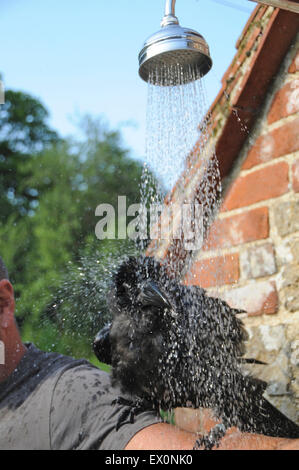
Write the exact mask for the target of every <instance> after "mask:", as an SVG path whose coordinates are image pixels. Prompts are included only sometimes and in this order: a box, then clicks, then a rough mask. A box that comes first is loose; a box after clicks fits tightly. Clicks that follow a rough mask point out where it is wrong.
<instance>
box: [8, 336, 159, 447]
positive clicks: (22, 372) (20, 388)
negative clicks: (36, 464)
mask: <svg viewBox="0 0 299 470" xmlns="http://www.w3.org/2000/svg"><path fill="white" fill-rule="evenodd" d="M27 348H28V351H27V353H26V354H25V356H24V357H23V359H22V361H21V362H20V364H19V366H18V368H17V369H16V370H15V371H14V372H13V374H12V375H11V376H10V377H9V378H8V380H6V381H5V382H4V383H2V384H0V450H23V449H24V450H51V449H52V450H60V449H61V450H70V449H78V450H88V449H102V450H108V449H112V450H122V449H124V448H125V446H126V444H127V443H128V442H129V441H130V440H131V438H132V437H133V436H134V434H136V433H137V432H138V431H140V430H141V429H143V428H145V427H146V426H149V425H151V424H154V423H157V422H159V419H158V418H157V417H156V416H155V414H154V413H152V412H142V413H140V414H138V415H137V416H136V417H135V422H134V423H133V424H132V423H130V419H129V417H128V418H126V420H125V421H124V422H123V424H122V425H121V427H120V429H119V430H118V431H116V430H115V426H116V423H117V420H118V418H119V416H120V414H121V413H122V412H123V411H124V408H125V406H124V405H120V404H112V401H113V400H114V399H115V398H117V397H119V396H122V397H124V398H130V397H128V396H124V395H123V394H122V393H121V392H120V390H119V389H118V388H115V387H112V386H111V382H110V376H109V374H107V373H106V372H103V371H101V370H99V369H97V368H96V367H94V366H92V365H91V364H90V363H89V362H87V361H85V360H75V359H72V358H69V357H66V356H62V355H60V354H57V353H44V352H42V351H39V350H38V349H37V348H35V346H34V345H32V344H30V345H27Z"/></svg>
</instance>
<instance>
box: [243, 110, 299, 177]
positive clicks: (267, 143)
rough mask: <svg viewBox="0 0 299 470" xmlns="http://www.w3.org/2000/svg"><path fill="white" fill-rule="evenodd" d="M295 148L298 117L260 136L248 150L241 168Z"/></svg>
mask: <svg viewBox="0 0 299 470" xmlns="http://www.w3.org/2000/svg"><path fill="white" fill-rule="evenodd" d="M296 150H299V118H297V119H294V120H293V121H291V122H288V123H286V124H284V125H282V126H280V127H278V128H277V129H274V130H273V131H272V132H269V133H268V134H266V135H262V136H260V137H259V138H258V139H257V140H256V142H255V144H254V145H253V147H251V149H250V150H249V152H248V155H247V158H246V160H245V162H244V164H243V166H242V169H243V170H248V169H249V168H252V167H253V166H255V165H259V164H260V163H265V162H268V161H269V160H271V159H273V158H277V157H281V156H283V155H287V154H288V153H291V152H296Z"/></svg>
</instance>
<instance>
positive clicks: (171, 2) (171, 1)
mask: <svg viewBox="0 0 299 470" xmlns="http://www.w3.org/2000/svg"><path fill="white" fill-rule="evenodd" d="M175 3H176V0H166V4H165V16H170V15H172V16H175Z"/></svg>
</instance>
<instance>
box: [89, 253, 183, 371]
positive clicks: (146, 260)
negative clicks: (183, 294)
mask: <svg viewBox="0 0 299 470" xmlns="http://www.w3.org/2000/svg"><path fill="white" fill-rule="evenodd" d="M169 282H170V280H169V279H168V276H167V273H166V270H165V268H163V266H161V265H160V264H159V263H158V262H157V261H156V260H155V259H154V258H150V257H144V256H139V257H130V258H128V259H126V260H125V261H123V263H122V264H121V265H120V266H119V268H118V270H117V271H116V273H115V274H114V275H113V277H112V283H111V289H110V292H109V294H108V298H107V303H108V307H109V309H110V311H111V314H112V324H111V325H107V326H106V327H104V328H103V329H102V330H101V331H100V332H99V333H98V335H97V337H96V339H95V341H94V352H95V354H96V356H97V357H98V359H99V360H100V361H102V362H107V359H109V360H110V362H111V343H115V342H116V340H117V341H119V336H120V335H122V340H123V339H124V336H125V335H126V333H127V334H128V342H129V343H130V347H131V348H132V347H133V345H134V342H133V341H132V334H133V333H132V332H134V337H135V338H138V340H141V336H142V335H147V334H150V335H155V334H156V333H157V334H160V332H161V331H163V330H164V329H165V326H166V325H167V323H169V321H172V318H173V317H174V316H175V315H176V313H175V309H174V307H173V306H172V303H173V302H172V301H171V300H170V296H169V292H168V291H167V285H168V283H169ZM126 330H127V331H126ZM111 332H112V334H111ZM112 349H113V346H112ZM108 350H109V354H108V352H107V351H108ZM106 352H107V354H106Z"/></svg>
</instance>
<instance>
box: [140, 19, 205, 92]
mask: <svg viewBox="0 0 299 470" xmlns="http://www.w3.org/2000/svg"><path fill="white" fill-rule="evenodd" d="M211 67H212V60H211V57H210V51H209V46H208V44H207V43H206V41H205V39H204V38H203V37H202V36H201V35H200V34H199V33H197V32H196V31H194V30H192V29H187V28H182V27H181V26H180V25H178V24H171V25H167V26H164V27H163V28H162V29H161V30H160V31H158V32H157V33H155V34H153V35H152V36H150V37H149V38H148V39H147V40H146V42H145V43H144V46H143V48H142V50H141V52H140V54H139V75H140V77H141V78H142V79H143V80H145V81H146V82H149V83H152V84H153V85H159V86H174V85H184V84H186V83H189V82H191V81H194V80H198V79H199V78H201V77H203V76H204V75H205V74H207V73H208V72H209V70H210V69H211Z"/></svg>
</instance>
